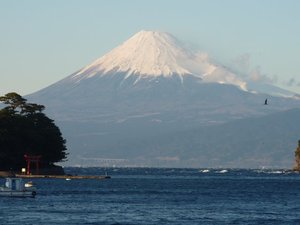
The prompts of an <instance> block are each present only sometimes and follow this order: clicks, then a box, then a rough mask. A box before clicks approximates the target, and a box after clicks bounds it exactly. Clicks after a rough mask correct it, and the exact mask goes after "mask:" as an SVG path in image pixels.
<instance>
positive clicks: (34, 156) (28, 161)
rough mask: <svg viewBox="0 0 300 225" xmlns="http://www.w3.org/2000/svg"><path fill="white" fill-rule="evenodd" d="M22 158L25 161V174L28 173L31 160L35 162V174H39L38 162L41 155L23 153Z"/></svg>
mask: <svg viewBox="0 0 300 225" xmlns="http://www.w3.org/2000/svg"><path fill="white" fill-rule="evenodd" d="M24 158H25V160H26V162H27V170H26V174H27V175H30V164H31V162H35V169H36V174H39V166H40V165H39V163H40V159H41V156H40V155H30V156H29V155H27V154H26V155H24Z"/></svg>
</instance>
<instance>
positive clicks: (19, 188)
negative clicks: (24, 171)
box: [0, 177, 36, 198]
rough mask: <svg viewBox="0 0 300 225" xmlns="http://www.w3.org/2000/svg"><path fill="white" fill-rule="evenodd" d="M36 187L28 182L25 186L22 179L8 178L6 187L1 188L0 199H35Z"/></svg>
mask: <svg viewBox="0 0 300 225" xmlns="http://www.w3.org/2000/svg"><path fill="white" fill-rule="evenodd" d="M35 195H36V187H35V186H34V185H33V184H32V183H30V182H28V183H26V184H24V182H23V180H22V178H16V177H7V178H6V180H5V184H4V186H0V197H19V198H26V197H31V198H34V197H35Z"/></svg>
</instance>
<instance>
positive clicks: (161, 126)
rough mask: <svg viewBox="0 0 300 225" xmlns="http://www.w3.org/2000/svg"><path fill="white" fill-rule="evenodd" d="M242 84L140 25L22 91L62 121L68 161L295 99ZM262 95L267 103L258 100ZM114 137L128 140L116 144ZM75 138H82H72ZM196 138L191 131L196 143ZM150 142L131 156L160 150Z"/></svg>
mask: <svg viewBox="0 0 300 225" xmlns="http://www.w3.org/2000/svg"><path fill="white" fill-rule="evenodd" d="M247 88H248V87H247V81H245V80H243V79H241V78H240V77H239V76H238V74H235V73H233V72H231V71H230V70H229V69H228V68H226V67H224V66H222V65H220V64H217V63H214V62H213V61H212V60H210V58H209V57H208V55H207V54H205V53H195V52H193V51H190V50H189V49H187V48H185V46H184V45H183V44H182V43H180V42H179V41H178V40H176V38H174V37H173V36H171V35H170V34H168V33H164V32H156V31H141V32H138V33H137V34H135V35H134V36H133V37H131V38H130V39H129V40H127V41H125V42H124V43H123V44H122V45H120V46H119V47H117V48H115V49H113V50H112V51H111V52H109V53H107V54H106V55H104V56H103V57H101V58H99V59H97V60H96V61H95V62H93V63H92V64H90V65H88V66H86V67H84V68H82V69H81V70H79V71H77V72H75V73H73V74H71V75H70V76H68V77H66V78H65V79H63V80H61V81H58V82H56V83H54V84H53V85H51V86H49V87H46V88H44V89H42V90H40V91H38V92H36V93H33V94H32V95H29V96H27V98H28V99H29V100H30V101H32V102H37V103H40V104H44V105H45V106H46V109H47V114H49V115H50V116H51V117H52V118H53V119H55V120H56V121H57V122H58V123H59V124H60V125H61V127H62V130H63V131H64V133H65V135H66V137H67V140H68V143H69V144H68V145H69V146H70V147H71V148H70V151H71V154H70V162H72V161H73V162H75V158H77V159H78V158H80V157H81V158H82V157H86V156H89V157H95V156H96V155H97V156H100V157H103V158H105V157H109V158H114V157H121V158H122V156H123V157H125V158H126V155H127V156H128V155H129V154H127V153H128V152H129V151H130V149H134V148H135V147H134V146H133V145H134V142H130V141H128V140H129V139H132V138H137V139H140V140H148V141H151V140H153V139H152V138H154V137H156V139H157V134H159V135H160V137H161V138H164V137H166V136H167V135H169V134H170V133H172V132H182V131H188V130H191V129H196V128H197V127H203V126H205V127H206V126H211V125H213V126H216V125H220V124H223V123H226V122H230V121H234V120H236V119H241V118H249V117H260V116H263V115H268V114H271V113H275V112H279V111H284V110H288V109H292V108H294V107H298V104H299V101H297V100H295V99H293V98H282V97H275V96H271V95H268V94H262V93H259V92H257V93H253V92H252V91H249V90H248V89H247ZM266 98H268V100H269V101H268V102H269V105H268V106H264V105H263V103H264V100H265V99H266ZM75 130H76V133H74V132H73V131H75ZM132 135H133V136H132ZM114 137H118V138H117V139H118V140H119V142H122V143H127V144H126V145H115V144H116V143H115V138H114ZM90 138H93V141H90ZM78 141H80V143H81V144H83V145H78V144H76V143H78ZM216 141H217V140H216ZM145 142H147V141H145ZM90 143H93V144H90ZM130 143H131V144H133V145H131V144H130ZM195 143H197V142H193V141H192V139H191V143H190V145H191V146H192V147H194V149H195V151H197V146H194V144H195ZM113 146H119V148H117V147H113ZM156 149H160V148H159V147H158V146H155V145H154V146H153V149H152V150H149V149H147V150H146V147H145V148H142V147H141V148H140V151H141V152H140V153H139V154H133V155H131V156H130V157H131V158H132V159H133V158H135V157H137V158H139V157H141V156H142V155H143V154H144V153H145V152H144V151H147V152H149V151H150V152H151V151H152V152H153V154H157V155H156V156H155V157H151V158H152V159H154V158H157V157H160V156H159V155H160V154H161V155H163V153H162V152H159V151H156ZM161 151H163V150H161ZM207 151H209V149H208V150H207ZM116 152H118V154H117V153H116ZM120 152H124V154H123V155H122V154H119V153H120ZM115 153H116V154H115ZM135 153H136V151H135ZM144 155H145V154H144ZM77 162H78V161H77ZM144 163H145V164H147V165H151V163H152V164H153V162H148V163H147V162H146V161H144ZM185 163H186V162H185ZM179 164H180V163H179ZM179 164H178V165H179Z"/></svg>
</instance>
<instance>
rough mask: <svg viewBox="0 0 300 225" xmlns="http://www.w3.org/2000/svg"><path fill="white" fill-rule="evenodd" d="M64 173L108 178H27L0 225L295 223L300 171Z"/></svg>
mask: <svg viewBox="0 0 300 225" xmlns="http://www.w3.org/2000/svg"><path fill="white" fill-rule="evenodd" d="M65 171H66V172H67V173H69V174H78V175H104V174H106V173H107V174H108V175H110V176H111V179H103V180H92V179H91V180H89V179H85V180H77V179H73V180H64V179H34V180H33V182H34V183H35V184H36V185H37V196H36V198H27V199H21V198H3V197H2V198H0V224H22V225H24V224H66V225H68V224H128V225H129V224H130V225H134V224H137V225H143V224H172V225H173V224H188V225H190V224H191V225H192V224H251V225H255V224H257V225H263V224H271V225H275V224H300V174H299V173H294V172H289V171H285V170H243V169H159V168H65ZM3 181H4V180H3V179H1V182H3Z"/></svg>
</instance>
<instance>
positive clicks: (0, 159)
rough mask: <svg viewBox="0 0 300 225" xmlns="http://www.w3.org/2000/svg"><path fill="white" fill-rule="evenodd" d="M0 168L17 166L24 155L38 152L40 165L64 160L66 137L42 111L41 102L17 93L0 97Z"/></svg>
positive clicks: (19, 166) (18, 166) (6, 168)
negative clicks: (1, 104)
mask: <svg viewBox="0 0 300 225" xmlns="http://www.w3.org/2000/svg"><path fill="white" fill-rule="evenodd" d="M0 102H3V103H4V104H5V105H7V106H6V107H4V108H3V109H1V110H0V170H8V169H13V170H19V169H20V168H22V167H24V166H25V164H26V163H25V159H24V155H25V154H26V155H40V156H41V166H42V167H44V168H47V167H51V166H53V164H54V163H55V162H61V161H64V160H66V157H67V153H66V150H67V148H66V140H65V139H63V137H62V134H61V132H60V130H59V128H58V127H57V126H56V125H55V123H54V121H53V120H51V119H49V118H48V117H47V116H46V115H45V114H44V113H43V112H42V111H43V110H44V109H45V107H44V106H43V105H38V104H34V103H27V100H26V99H24V98H23V97H21V96H20V95H19V94H17V93H14V92H12V93H8V94H6V95H5V96H1V97H0Z"/></svg>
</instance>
